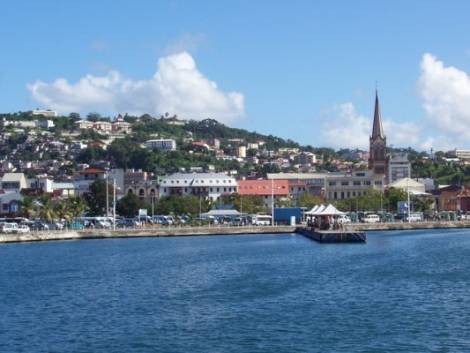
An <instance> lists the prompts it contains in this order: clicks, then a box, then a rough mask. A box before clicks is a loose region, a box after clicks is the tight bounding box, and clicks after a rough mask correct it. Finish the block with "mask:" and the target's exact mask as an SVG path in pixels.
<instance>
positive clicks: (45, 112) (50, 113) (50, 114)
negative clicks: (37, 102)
mask: <svg viewBox="0 0 470 353" xmlns="http://www.w3.org/2000/svg"><path fill="white" fill-rule="evenodd" d="M31 114H32V115H42V116H44V117H46V118H55V117H56V116H57V112H56V111H55V110H49V109H46V110H45V109H35V110H33V111H32V112H31Z"/></svg>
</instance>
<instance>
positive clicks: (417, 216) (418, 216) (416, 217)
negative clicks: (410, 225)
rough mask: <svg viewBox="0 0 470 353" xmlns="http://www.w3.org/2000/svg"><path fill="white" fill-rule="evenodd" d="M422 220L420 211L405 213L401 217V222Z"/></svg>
mask: <svg viewBox="0 0 470 353" xmlns="http://www.w3.org/2000/svg"><path fill="white" fill-rule="evenodd" d="M421 221H423V214H422V213H410V216H409V217H408V215H405V217H403V222H421Z"/></svg>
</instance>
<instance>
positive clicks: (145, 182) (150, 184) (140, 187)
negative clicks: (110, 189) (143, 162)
mask: <svg viewBox="0 0 470 353" xmlns="http://www.w3.org/2000/svg"><path fill="white" fill-rule="evenodd" d="M124 189H125V190H126V193H127V194H134V195H137V196H138V197H139V198H140V199H143V200H146V201H148V202H151V201H152V200H155V199H156V198H158V182H157V180H153V179H152V178H151V175H150V174H149V173H147V172H144V171H142V170H134V169H129V170H126V171H125V172H124Z"/></svg>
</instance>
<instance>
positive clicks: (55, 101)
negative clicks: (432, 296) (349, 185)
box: [0, 0, 470, 150]
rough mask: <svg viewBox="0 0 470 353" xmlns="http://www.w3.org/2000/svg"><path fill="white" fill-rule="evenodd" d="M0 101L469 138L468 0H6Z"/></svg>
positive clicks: (425, 138)
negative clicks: (377, 123)
mask: <svg viewBox="0 0 470 353" xmlns="http://www.w3.org/2000/svg"><path fill="white" fill-rule="evenodd" d="M1 9H2V21H1V22H0V43H1V46H2V49H1V51H0V53H1V55H0V112H16V111H25V110H30V109H34V108H45V109H54V110H57V111H59V112H60V113H63V114H68V113H70V112H79V113H81V114H82V115H86V114H87V113H88V112H98V113H101V114H103V115H111V116H114V115H116V114H118V113H126V112H127V113H130V114H143V113H150V114H152V115H155V116H159V115H160V114H163V113H165V112H169V113H170V114H177V115H178V116H180V117H182V118H190V119H205V118H214V119H217V120H219V121H221V122H224V123H226V124H227V125H229V126H233V127H241V128H246V129H248V130H253V131H257V132H261V133H266V134H273V135H277V136H281V137H284V138H290V139H293V140H295V141H298V142H300V143H302V144H310V145H313V146H316V147H320V146H327V147H333V148H336V149H337V148H342V147H344V148H367V146H368V137H369V135H370V132H371V124H372V115H373V110H374V106H373V104H374V99H375V89H376V87H377V88H378V94H379V98H380V103H381V109H382V118H383V120H384V129H385V133H386V135H387V142H388V144H389V145H393V146H394V147H409V146H410V147H413V148H416V149H418V150H430V149H431V148H433V149H434V150H439V149H444V150H450V149H454V148H470V128H469V127H470V36H469V35H468V34H469V33H470V21H468V14H469V13H470V2H468V1H457V0H454V1H448V2H444V1H419V0H415V1H393V2H391V1H389V2H385V1H383V2H379V1H365V0H363V1H362V0H356V1H334V0H330V1H310V0H306V1H302V0H291V1H267V0H257V1H241V0H240V1H203V0H201V1H177V0H173V1H165V0H160V1H139V0H133V1H119V0H113V1H106V0H102V1H87V0H82V1H75V2H71V1H67V2H66V1H49V0H42V1H32V0H30V1H22V0H17V1H7V2H4V3H3V4H2V6H1Z"/></svg>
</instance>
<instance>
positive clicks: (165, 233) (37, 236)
mask: <svg viewBox="0 0 470 353" xmlns="http://www.w3.org/2000/svg"><path fill="white" fill-rule="evenodd" d="M295 229H296V227H291V226H243V227H227V226H220V227H219V226H210V227H160V228H142V229H116V230H107V229H86V230H80V231H73V230H69V231H43V232H30V233H26V234H0V243H19V242H34V241H51V240H79V239H108V238H143V237H181V236H212V235H237V234H238V235H242V234H281V233H284V234H285V233H294V232H295Z"/></svg>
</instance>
